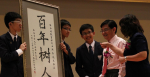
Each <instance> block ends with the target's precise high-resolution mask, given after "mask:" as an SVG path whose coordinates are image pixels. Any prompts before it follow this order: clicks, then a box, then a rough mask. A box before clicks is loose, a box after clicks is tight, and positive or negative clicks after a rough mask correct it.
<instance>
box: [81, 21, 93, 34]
mask: <svg viewBox="0 0 150 77" xmlns="http://www.w3.org/2000/svg"><path fill="white" fill-rule="evenodd" d="M85 29H91V30H92V32H94V28H93V26H92V25H91V24H83V25H81V27H80V30H79V32H80V34H81V35H82V31H84V30H85Z"/></svg>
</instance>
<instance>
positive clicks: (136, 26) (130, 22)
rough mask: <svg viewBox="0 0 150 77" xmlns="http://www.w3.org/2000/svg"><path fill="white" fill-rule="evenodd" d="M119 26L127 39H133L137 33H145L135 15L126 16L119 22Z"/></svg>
mask: <svg viewBox="0 0 150 77" xmlns="http://www.w3.org/2000/svg"><path fill="white" fill-rule="evenodd" d="M119 25H120V27H121V32H122V34H123V35H124V36H125V37H131V36H132V35H133V34H134V33H136V32H141V33H143V32H144V30H143V28H142V26H141V25H140V22H139V20H138V19H137V18H136V16H135V15H133V14H127V15H125V16H124V17H123V18H122V19H121V20H120V21H119Z"/></svg>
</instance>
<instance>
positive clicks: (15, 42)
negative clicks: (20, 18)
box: [14, 36, 17, 49]
mask: <svg viewBox="0 0 150 77" xmlns="http://www.w3.org/2000/svg"><path fill="white" fill-rule="evenodd" d="M14 45H15V49H17V41H16V36H15V37H14Z"/></svg>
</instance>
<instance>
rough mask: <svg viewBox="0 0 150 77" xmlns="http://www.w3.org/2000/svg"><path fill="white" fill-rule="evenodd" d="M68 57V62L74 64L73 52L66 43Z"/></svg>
mask: <svg viewBox="0 0 150 77" xmlns="http://www.w3.org/2000/svg"><path fill="white" fill-rule="evenodd" d="M67 51H68V59H69V63H70V64H74V63H75V57H74V56H73V54H72V53H71V50H70V47H69V45H68V49H67Z"/></svg>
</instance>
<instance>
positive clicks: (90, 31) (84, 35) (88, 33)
mask: <svg viewBox="0 0 150 77" xmlns="http://www.w3.org/2000/svg"><path fill="white" fill-rule="evenodd" d="M90 33H92V31H88V32H87V33H82V35H84V36H85V35H87V34H90Z"/></svg>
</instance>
